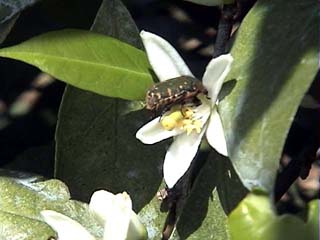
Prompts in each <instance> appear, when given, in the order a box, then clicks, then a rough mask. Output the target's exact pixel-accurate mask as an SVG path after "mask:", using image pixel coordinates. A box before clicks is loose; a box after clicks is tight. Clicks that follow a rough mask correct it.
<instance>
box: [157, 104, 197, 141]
mask: <svg viewBox="0 0 320 240" xmlns="http://www.w3.org/2000/svg"><path fill="white" fill-rule="evenodd" d="M193 114H194V112H193V110H192V109H191V108H188V107H183V108H182V109H181V110H175V111H173V112H171V113H169V114H167V115H166V116H164V117H163V118H162V119H161V120H160V123H161V125H162V127H163V128H164V129H165V130H167V131H171V130H173V129H174V128H181V129H182V130H184V131H186V132H187V134H188V135H189V134H190V133H191V132H192V131H193V130H195V131H196V132H197V133H200V132H201V127H202V124H201V121H199V120H197V119H192V116H193Z"/></svg>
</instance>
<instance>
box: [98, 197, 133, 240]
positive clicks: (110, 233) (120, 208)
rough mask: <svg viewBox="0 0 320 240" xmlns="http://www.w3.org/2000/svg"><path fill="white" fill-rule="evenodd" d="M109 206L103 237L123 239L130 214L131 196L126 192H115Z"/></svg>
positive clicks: (125, 237)
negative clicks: (111, 203)
mask: <svg viewBox="0 0 320 240" xmlns="http://www.w3.org/2000/svg"><path fill="white" fill-rule="evenodd" d="M110 207H111V208H110V209H109V213H108V218H107V220H106V223H105V227H104V235H103V239H104V240H110V239H113V240H125V239H127V234H128V230H129V224H130V219H131V214H132V202H131V198H130V196H129V195H128V194H127V193H126V192H124V193H120V194H117V195H115V196H114V202H113V206H110Z"/></svg>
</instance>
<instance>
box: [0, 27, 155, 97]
mask: <svg viewBox="0 0 320 240" xmlns="http://www.w3.org/2000/svg"><path fill="white" fill-rule="evenodd" d="M0 56H2V57H9V58H13V59H17V60H21V61H24V62H27V63H29V64H32V65H35V66H37V67H38V68H40V69H41V70H42V71H44V72H47V73H49V74H51V75H52V76H54V77H55V78H57V79H59V80H62V81H65V82H66V83H68V84H71V85H73V86H76V87H78V88H81V89H85V90H88V91H92V92H95V93H98V94H101V95H104V96H110V97H119V98H124V99H130V100H139V99H143V98H144V93H145V90H146V88H147V87H148V86H150V84H152V77H151V75H150V73H149V64H148V61H147V58H146V55H145V53H144V52H143V51H141V50H138V49H136V48H134V47H132V46H130V45H128V44H125V43H123V42H120V41H118V40H116V39H114V38H110V37H106V36H103V35H101V34H96V33H92V32H89V31H83V30H62V31H55V32H50V33H46V34H43V35H40V36H37V37H34V38H32V39H30V40H28V41H26V42H23V43H21V44H19V45H16V46H13V47H9V48H3V49H1V50H0Z"/></svg>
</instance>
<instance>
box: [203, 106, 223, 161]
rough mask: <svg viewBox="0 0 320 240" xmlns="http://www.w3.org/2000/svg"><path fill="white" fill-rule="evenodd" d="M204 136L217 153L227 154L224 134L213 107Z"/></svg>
mask: <svg viewBox="0 0 320 240" xmlns="http://www.w3.org/2000/svg"><path fill="white" fill-rule="evenodd" d="M206 136H207V140H208V142H209V144H210V145H211V147H213V148H214V149H215V150H216V151H217V152H218V153H220V154H222V155H224V156H228V151H227V143H226V138H225V136H224V130H223V126H222V122H221V119H220V116H219V113H218V112H217V109H216V108H215V107H214V108H213V109H212V112H211V116H210V119H209V125H208V129H207V132H206Z"/></svg>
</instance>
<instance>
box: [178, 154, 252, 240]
mask: <svg viewBox="0 0 320 240" xmlns="http://www.w3.org/2000/svg"><path fill="white" fill-rule="evenodd" d="M199 160H200V159H199ZM246 193H247V191H246V189H245V188H244V186H243V185H242V183H241V181H240V180H239V178H238V176H237V174H236V173H235V171H234V169H233V167H232V164H231V162H230V160H229V159H227V158H225V157H223V156H221V155H220V154H217V153H215V152H214V151H211V152H210V154H209V157H208V159H207V161H206V163H205V164H204V166H203V168H202V169H201V171H200V173H199V175H198V177H197V179H196V182H195V183H194V185H193V187H192V191H191V193H190V197H189V198H188V199H187V201H186V204H185V205H184V206H183V209H182V213H181V215H180V217H179V220H178V223H177V229H176V231H175V236H174V238H173V239H208V240H209V239H212V240H226V239H229V228H228V225H227V214H228V213H229V212H230V211H231V210H233V209H234V208H235V206H237V205H238V203H239V202H240V201H241V200H242V199H243V198H244V197H245V195H246Z"/></svg>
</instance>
